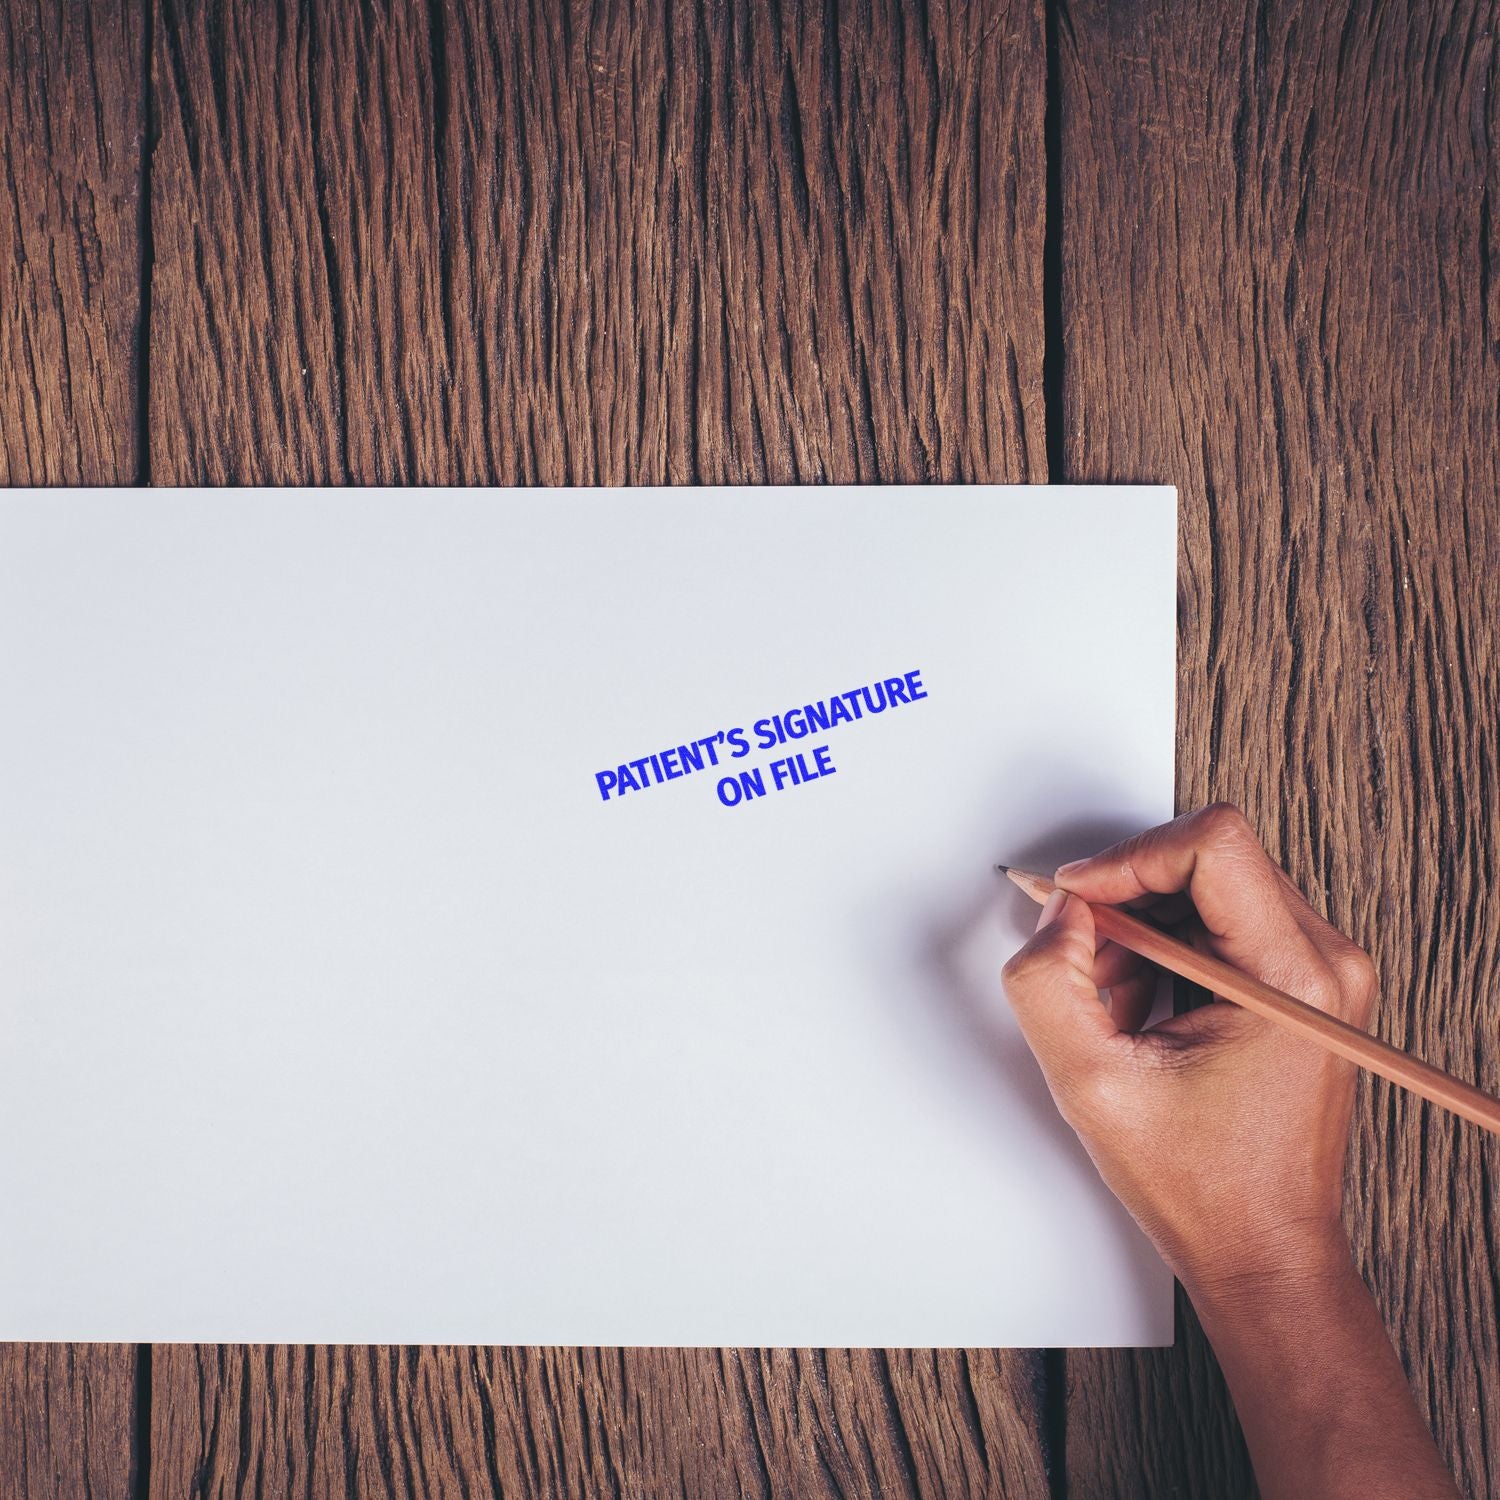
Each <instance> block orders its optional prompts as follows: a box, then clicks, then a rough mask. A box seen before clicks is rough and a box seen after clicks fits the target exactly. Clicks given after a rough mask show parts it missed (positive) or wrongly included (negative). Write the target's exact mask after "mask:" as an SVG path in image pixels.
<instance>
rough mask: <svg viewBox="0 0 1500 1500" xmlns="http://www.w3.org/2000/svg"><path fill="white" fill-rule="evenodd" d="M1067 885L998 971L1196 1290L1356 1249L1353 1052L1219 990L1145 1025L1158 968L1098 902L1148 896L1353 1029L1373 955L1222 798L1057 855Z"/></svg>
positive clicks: (1108, 1167)
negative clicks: (1104, 843) (1121, 838)
mask: <svg viewBox="0 0 1500 1500" xmlns="http://www.w3.org/2000/svg"><path fill="white" fill-rule="evenodd" d="M1056 881H1057V884H1058V886H1059V887H1060V888H1061V889H1060V890H1059V892H1055V893H1054V894H1053V896H1052V897H1051V899H1050V900H1049V901H1048V903H1047V905H1046V907H1045V908H1044V909H1043V911H1042V916H1041V921H1040V923H1039V924H1038V928H1037V932H1036V935H1035V936H1034V937H1033V938H1032V939H1031V941H1030V942H1028V943H1027V944H1026V946H1025V947H1024V948H1022V949H1021V950H1020V952H1018V953H1017V954H1016V956H1015V957H1014V958H1013V959H1012V960H1011V961H1010V963H1009V964H1007V965H1006V968H1005V987H1006V991H1007V993H1008V994H1009V996H1010V1000H1011V1003H1012V1005H1013V1006H1014V1008H1015V1012H1016V1016H1017V1018H1018V1019H1019V1021H1020V1024H1021V1029H1022V1030H1023V1032H1024V1033H1025V1035H1026V1040H1027V1041H1028V1043H1029V1044H1030V1045H1031V1048H1032V1050H1033V1051H1034V1052H1035V1053H1036V1056H1037V1058H1038V1060H1039V1061H1040V1063H1041V1065H1042V1070H1043V1072H1044V1073H1045V1075H1046V1078H1047V1083H1048V1086H1049V1087H1050V1088H1051V1090H1052V1095H1053V1097H1054V1099H1056V1101H1057V1105H1058V1108H1059V1109H1060V1110H1061V1111H1062V1113H1063V1115H1064V1116H1065V1117H1066V1119H1067V1120H1068V1122H1069V1123H1070V1124H1071V1125H1072V1126H1073V1128H1074V1129H1075V1130H1076V1131H1077V1132H1078V1134H1079V1136H1080V1137H1081V1138H1082V1140H1083V1143H1084V1145H1085V1146H1086V1147H1087V1148H1088V1151H1089V1154H1090V1156H1092V1157H1093V1159H1094V1163H1095V1165H1096V1166H1097V1167H1098V1169H1099V1172H1100V1174H1101V1176H1102V1177H1103V1178H1104V1180H1105V1182H1106V1183H1107V1184H1108V1185H1109V1187H1110V1188H1111V1189H1112V1190H1113V1191H1114V1193H1115V1194H1116V1196H1117V1197H1119V1198H1120V1200H1121V1201H1122V1202H1123V1203H1124V1204H1125V1206H1126V1207H1127V1208H1128V1209H1129V1210H1130V1211H1131V1213H1132V1214H1133V1215H1134V1216H1135V1218H1136V1219H1137V1221H1138V1222H1139V1223H1140V1224H1141V1226H1142V1228H1143V1229H1144V1230H1145V1231H1146V1233H1147V1234H1148V1235H1149V1236H1150V1237H1151V1239H1152V1240H1153V1241H1154V1242H1155V1244H1156V1246H1157V1249H1158V1250H1159V1251H1160V1252H1161V1254H1162V1257H1163V1258H1164V1259H1165V1260H1166V1261H1167V1263H1168V1264H1169V1265H1170V1266H1171V1267H1172V1269H1173V1270H1174V1271H1175V1272H1176V1273H1177V1275H1178V1276H1179V1277H1180V1278H1181V1280H1182V1281H1183V1283H1184V1284H1185V1285H1186V1286H1187V1288H1188V1291H1189V1294H1190V1295H1194V1296H1195V1300H1196V1294H1197V1293H1198V1292H1199V1291H1202V1290H1206V1289H1209V1288H1212V1287H1214V1286H1216V1285H1221V1284H1225V1283H1227V1282H1232V1281H1234V1280H1236V1279H1243V1278H1251V1277H1253V1278H1257V1279H1260V1278H1264V1277H1265V1276H1266V1275H1267V1274H1268V1273H1271V1272H1273V1271H1278V1270H1285V1271H1286V1272H1287V1273H1288V1274H1302V1273H1305V1274H1307V1275H1309V1276H1312V1275H1317V1274H1319V1273H1320V1272H1322V1271H1323V1270H1325V1269H1326V1268H1328V1267H1330V1266H1338V1265H1340V1264H1342V1263H1343V1262H1347V1259H1348V1249H1347V1241H1346V1239H1345V1237H1344V1233H1343V1229H1342V1227H1341V1221H1340V1205H1341V1198H1342V1184H1343V1163H1344V1153H1345V1146H1346V1142H1347V1139H1348V1133H1349V1116H1350V1111H1351V1109H1352V1107H1353V1102H1354V1082H1355V1069H1354V1067H1353V1065H1352V1064H1350V1063H1347V1062H1345V1061H1343V1060H1342V1059H1340V1058H1336V1057H1334V1056H1333V1055H1332V1054H1331V1053H1329V1052H1326V1051H1324V1050H1323V1049H1322V1048H1321V1047H1318V1046H1315V1045H1313V1044H1310V1043H1309V1042H1307V1041H1305V1040H1303V1039H1301V1038H1299V1037H1295V1036H1292V1035H1289V1034H1288V1033H1286V1032H1284V1031H1283V1030H1281V1028H1279V1027H1278V1026H1276V1025H1274V1024H1273V1023H1271V1022H1269V1021H1266V1020H1264V1019H1262V1018H1260V1017H1258V1016H1255V1015H1252V1014H1250V1013H1249V1012H1248V1011H1244V1010H1241V1009H1240V1008H1239V1007H1238V1006H1235V1005H1233V1004H1230V1003H1228V1002H1226V1001H1222V1000H1216V1001H1215V1002H1214V1003H1213V1004H1210V1005H1207V1006H1204V1007H1202V1008H1200V1009H1197V1010H1193V1011H1189V1012H1187V1013H1186V1014H1184V1015H1180V1016H1174V1017H1172V1018H1171V1019H1169V1020H1165V1021H1162V1022H1161V1023H1159V1024H1158V1025H1155V1026H1151V1027H1149V1029H1144V1030H1143V1029H1142V1027H1143V1025H1144V1023H1145V1021H1146V1016H1147V1012H1148V1011H1149V1010H1150V1008H1151V1000H1152V996H1153V995H1154V993H1155V989H1156V981H1157V974H1156V971H1155V970H1154V968H1152V967H1151V966H1150V965H1148V964H1147V963H1146V961H1145V960H1144V959H1141V958H1138V957H1137V956H1136V955H1135V954H1132V953H1130V952H1128V951H1127V950H1125V949H1123V948H1120V947H1118V946H1117V945H1116V944H1114V943H1111V942H1105V943H1103V944H1099V945H1096V940H1095V934H1094V920H1093V914H1092V912H1091V911H1090V910H1089V906H1088V904H1087V903H1089V902H1094V903H1098V904H1106V903H1107V904H1111V905H1130V906H1133V907H1136V908H1144V909H1145V910H1144V911H1143V915H1146V916H1147V917H1149V918H1151V919H1154V920H1156V921H1158V922H1159V923H1161V924H1162V925H1164V926H1167V927H1168V928H1170V930H1172V931H1173V932H1174V933H1175V935H1177V936H1178V937H1180V938H1182V939H1184V940H1185V941H1187V942H1189V943H1191V944H1192V945H1193V946H1195V947H1197V948H1200V949H1202V950H1204V951H1205V952H1208V953H1212V954H1214V955H1216V956H1217V957H1219V958H1222V959H1224V960H1225V961H1226V962H1228V963H1231V964H1233V965H1234V966H1235V967H1236V968H1237V969H1240V970H1242V971H1244V972H1245V973H1248V974H1252V975H1254V976H1255V977H1256V978H1258V979H1262V980H1264V981H1265V982H1266V983H1268V984H1272V985H1275V986H1276V987H1277V988H1278V989H1281V990H1285V991H1286V992H1287V993H1288V994H1291V995H1295V996H1297V997H1298V998H1299V999H1301V1000H1305V1001H1307V1002H1308V1003H1309V1004H1311V1005H1315V1006H1317V1007H1318V1008H1319V1009H1320V1010H1326V1011H1330V1012H1332V1013H1333V1014H1335V1015H1337V1016H1340V1017H1342V1018H1343V1019H1344V1020H1346V1021H1350V1022H1352V1023H1353V1024H1354V1025H1356V1026H1363V1025H1364V1024H1365V1023H1366V1022H1367V1020H1368V1018H1369V1015H1370V1008H1371V1002H1372V999H1373V996H1374V992H1375V971H1374V967H1373V965H1372V964H1371V962H1370V960H1369V958H1368V957H1367V956H1366V955H1365V953H1364V952H1363V951H1362V950H1361V949H1359V948H1357V947H1356V946H1355V945H1354V944H1353V943H1352V942H1350V941H1349V939H1348V938H1346V937H1344V936H1343V935H1342V934H1341V933H1339V932H1337V931H1336V930H1335V929H1334V928H1333V927H1331V926H1330V925H1329V924H1328V923H1327V922H1326V921H1324V919H1323V918H1322V917H1320V916H1319V915H1318V914H1317V913H1316V912H1315V911H1313V909H1312V908H1311V907H1310V906H1309V905H1308V904H1307V902H1306V901H1305V900H1303V898H1302V896H1301V894H1300V893H1299V892H1298V891H1297V889H1296V887H1295V886H1294V885H1293V884H1292V882H1291V880H1290V879H1289V878H1288V877H1287V875H1286V874H1285V873H1284V872H1283V871H1282V870H1281V869H1280V868H1278V867H1277V866H1276V865H1275V864H1273V863H1272V862H1271V860H1270V859H1269V857H1268V856H1267V855H1266V853H1265V851H1264V850H1263V849H1262V848H1261V846H1260V844H1259V842H1258V841H1257V839H1256V837H1255V835H1254V833H1253V831H1252V830H1251V827H1250V825H1249V823H1248V822H1247V821H1246V820H1245V818H1244V816H1243V814H1241V813H1240V812H1239V811H1238V810H1237V809H1235V808H1232V807H1229V806H1227V805H1224V804H1218V805H1215V806H1211V807H1205V808H1202V809H1201V810H1199V811H1198V812H1194V813H1189V814H1187V815H1186V816H1185V817H1181V818H1178V819H1176V820H1175V821H1174V822H1172V823H1167V824H1165V825H1163V826H1162V827H1160V828H1153V829H1151V830H1150V831H1148V832H1146V833H1143V834H1140V835H1139V836H1137V837H1136V838H1132V839H1127V840H1126V841H1125V842H1124V843H1122V844H1117V845H1116V846H1115V847H1114V848H1112V849H1108V850H1106V851H1105V852H1104V853H1102V854H1098V855H1095V856H1094V857H1093V858H1092V859H1086V860H1081V861H1079V862H1077V863H1075V864H1071V865H1065V866H1063V868H1062V869H1060V870H1059V871H1058V872H1057V877H1056ZM1065 892H1071V893H1072V895H1071V896H1070V895H1067V894H1065ZM1079 898H1081V899H1079ZM1101 992H1107V993H1108V1002H1107V1003H1105V1002H1104V999H1103V996H1102V995H1101Z"/></svg>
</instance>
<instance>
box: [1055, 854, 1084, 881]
mask: <svg viewBox="0 0 1500 1500" xmlns="http://www.w3.org/2000/svg"><path fill="white" fill-rule="evenodd" d="M1087 863H1088V860H1086V859H1073V860H1069V861H1068V863H1067V864H1065V865H1059V866H1058V867H1057V874H1056V875H1055V876H1054V877H1053V878H1054V879H1055V880H1066V879H1067V877H1068V876H1069V875H1076V874H1077V873H1078V872H1079V871H1080V870H1081V869H1082V868H1083V867H1084V866H1085V865H1086V864H1087Z"/></svg>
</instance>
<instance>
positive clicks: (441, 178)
mask: <svg viewBox="0 0 1500 1500" xmlns="http://www.w3.org/2000/svg"><path fill="white" fill-rule="evenodd" d="M156 32H157V36H156V47H155V64H156V79H157V85H158V97H159V111H160V116H161V139H160V142H159V145H158V147H157V151H156V154H155V158H154V168H153V172H154V193H153V210H154V211H153V225H154V229H155V246H156V274H155V279H154V316H153V320H152V340H151V345H152V370H153V382H154V389H155V390H157V391H159V392H160V393H161V397H162V399H161V400H160V401H153V403H152V412H151V443H152V457H153V465H154V467H153V475H154V477H156V478H157V479H158V480H171V481H174V482H176V481H186V480H188V479H193V480H201V481H205V482H209V481H215V482H217V481H226V480H239V479H250V478H257V477H259V478H267V479H278V480H287V481H291V480H299V481H301V480H312V481H340V480H344V479H349V480H352V481H354V482H356V483H372V482H382V481H414V482H434V481H455V482H483V481H488V482H533V481H535V482H540V483H624V482H632V483H653V482H662V481H670V482H688V481H693V480H702V481H705V482H709V481H712V482H726V481H743V482H750V481H756V480H797V479H804V480H817V479H828V480H831V479H840V480H846V481H850V480H861V479H887V480H895V479H925V478H937V479H977V478H991V479H999V478H1008V479H1013V480H1018V479H1026V478H1036V479H1040V478H1043V477H1045V473H1044V465H1045V457H1044V420H1043V414H1042V409H1041V383H1040V361H1041V355H1042V344H1043V335H1042V299H1041V274H1042V273H1041V253H1040V252H1041V235H1042V203H1043V191H1044V187H1043V185H1044V157H1043V145H1042V139H1041V124H1042V115H1043V85H1044V65H1043V57H1042V30H1041V15H1040V10H1039V7H1035V6H1025V5H1017V6H1012V7H1010V8H1005V7H1003V6H1002V5H1000V4H998V3H987V4H984V5H975V6H969V7H965V8H962V9H960V10H957V11H954V12H949V11H948V10H947V9H946V8H940V9H934V10H933V12H932V13H931V14H930V16H929V17H928V23H927V24H926V25H924V24H922V23H921V22H920V21H919V19H918V18H917V17H916V16H915V15H909V14H908V12H907V8H906V7H903V6H901V5H897V4H894V3H889V4H882V5H878V6H858V7H853V8H851V10H850V11H849V12H848V13H847V14H844V15H840V16H838V17H837V18H836V19H833V18H831V17H825V15H824V13H823V11H822V10H821V9H817V10H814V9H811V8H809V9H807V10H804V9H803V8H801V7H798V6H787V7H771V8H768V7H761V6H744V7H741V8H739V9H738V10H737V11H735V12H733V13H730V12H720V11H718V10H716V9H714V8H708V9H706V10H702V11H699V10H695V9H693V8H691V7H689V6H686V5H670V6H667V7H665V8H664V9H661V10H650V9H646V8H645V7H639V8H638V7H634V6H627V5H599V6H594V7H587V8H586V7H582V6H570V5H567V4H564V3H561V0H559V3H556V4H553V5H549V6H540V7H536V8H533V9H529V10H528V11H527V14H526V16H525V17H524V19H522V20H520V21H519V22H518V21H517V20H516V19H515V18H514V17H513V16H512V15H511V14H510V13H508V12H506V11H504V10H503V9H502V10H500V11H498V12H497V11H496V10H495V8H492V7H490V6H487V5H483V4H478V3H470V4H458V3H456V0H449V3H446V4H443V3H434V4H433V5H431V6H428V7H419V6H416V5H414V4H411V3H409V0H407V3H400V0H397V3H393V4H391V5H390V6H389V7H362V8H358V9H356V8H352V7H348V6H338V5H326V6H320V5H311V6H308V7H303V8H300V9H297V10H296V11H295V12H292V13H288V12H286V11H285V10H284V9H283V8H281V7H266V6H262V5H246V4H236V3H232V0H226V3H224V4H222V5H218V6H215V7H212V8H209V9H204V8H202V7H197V6H180V5H178V4H175V3H165V0H164V3H163V4H162V5H161V6H160V8H159V12H158V24H157V28H156Z"/></svg>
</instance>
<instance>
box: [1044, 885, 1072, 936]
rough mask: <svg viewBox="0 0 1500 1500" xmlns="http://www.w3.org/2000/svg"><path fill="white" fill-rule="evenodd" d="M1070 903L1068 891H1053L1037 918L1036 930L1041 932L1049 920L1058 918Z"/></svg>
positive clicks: (1053, 920) (1052, 920)
mask: <svg viewBox="0 0 1500 1500" xmlns="http://www.w3.org/2000/svg"><path fill="white" fill-rule="evenodd" d="M1067 904H1068V893H1067V892H1066V891H1053V892H1052V894H1051V895H1050V896H1048V897H1047V899H1046V901H1044V902H1043V903H1042V914H1041V916H1039V917H1038V918H1037V919H1036V930H1037V931H1038V932H1040V931H1041V930H1042V928H1044V927H1045V926H1046V925H1047V924H1048V923H1049V922H1055V921H1056V920H1057V914H1058V913H1059V912H1060V911H1061V910H1062V909H1063V907H1065V906H1066V905H1067Z"/></svg>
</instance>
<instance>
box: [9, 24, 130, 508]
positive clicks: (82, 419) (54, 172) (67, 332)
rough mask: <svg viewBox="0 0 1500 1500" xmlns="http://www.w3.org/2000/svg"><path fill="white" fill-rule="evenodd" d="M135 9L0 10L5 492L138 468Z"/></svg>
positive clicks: (120, 479) (117, 476) (116, 479)
mask: <svg viewBox="0 0 1500 1500" xmlns="http://www.w3.org/2000/svg"><path fill="white" fill-rule="evenodd" d="M142 47H143V38H142V15H141V6H140V4H138V3H131V0H115V3H108V4H104V3H101V4H97V5H90V4H88V3H87V0H66V3H58V4H48V5H39V4H35V3H26V0H5V3H3V4H0V180H3V182H4V188H5V191H4V195H3V199H0V208H3V211H0V257H3V262H4V266H5V274H4V281H3V282H0V484H120V483H125V482H128V481H129V480H131V479H132V478H134V477H135V472H136V458H137V455H136V400H135V394H136V393H135V346H136V330H137V321H138V318H139V315H140V276H141V247H140V238H139V216H140V197H139V189H140V176H141V147H142V136H143V132H144V127H145V95H144V91H143V86H142V58H143V52H142Z"/></svg>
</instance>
